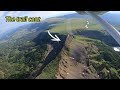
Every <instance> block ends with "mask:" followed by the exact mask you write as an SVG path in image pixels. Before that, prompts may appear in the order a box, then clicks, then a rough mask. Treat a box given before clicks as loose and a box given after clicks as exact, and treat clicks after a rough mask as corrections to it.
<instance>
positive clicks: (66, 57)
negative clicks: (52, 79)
mask: <svg viewBox="0 0 120 90" xmlns="http://www.w3.org/2000/svg"><path fill="white" fill-rule="evenodd" d="M88 48H89V47H88ZM56 77H57V79H98V78H99V76H98V74H97V73H96V71H95V72H92V71H91V70H90V68H89V56H88V51H87V50H86V46H84V45H83V44H81V43H78V42H77V41H75V40H74V37H73V36H70V35H68V37H67V39H66V42H65V46H64V48H63V49H62V51H61V60H60V62H59V68H58V72H57V74H56Z"/></svg>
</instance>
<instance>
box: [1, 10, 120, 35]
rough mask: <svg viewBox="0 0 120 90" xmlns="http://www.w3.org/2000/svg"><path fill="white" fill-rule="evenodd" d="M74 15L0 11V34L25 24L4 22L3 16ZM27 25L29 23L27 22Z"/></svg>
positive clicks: (56, 12)
mask: <svg viewBox="0 0 120 90" xmlns="http://www.w3.org/2000/svg"><path fill="white" fill-rule="evenodd" d="M70 13H76V12H75V11H0V33H4V32H6V31H7V30H10V29H12V28H13V27H14V28H15V27H18V26H21V25H24V24H26V23H23V22H21V23H20V22H14V23H13V22H6V19H5V16H11V17H22V16H28V17H41V20H44V19H46V18H49V17H54V16H61V15H65V14H70ZM109 13H115V14H120V11H110V12H109ZM27 23H29V22H27Z"/></svg>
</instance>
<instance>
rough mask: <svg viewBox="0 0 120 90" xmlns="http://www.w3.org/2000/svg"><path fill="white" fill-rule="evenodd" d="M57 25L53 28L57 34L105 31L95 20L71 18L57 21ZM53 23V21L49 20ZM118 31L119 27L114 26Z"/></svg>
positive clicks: (52, 30)
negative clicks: (79, 31)
mask: <svg viewBox="0 0 120 90" xmlns="http://www.w3.org/2000/svg"><path fill="white" fill-rule="evenodd" d="M55 20H56V21H57V22H59V23H57V24H53V25H52V26H53V28H51V29H50V30H51V32H57V33H66V32H70V31H75V30H104V28H103V27H102V26H101V25H100V24H98V22H96V21H95V20H94V19H85V18H84V19H83V18H71V19H63V18H62V19H55ZM47 21H50V22H52V19H50V20H47ZM53 21H54V19H53ZM87 21H89V24H88V25H87V26H88V28H85V25H86V24H87ZM114 26H115V27H116V28H117V29H118V30H120V27H119V26H116V25H114Z"/></svg>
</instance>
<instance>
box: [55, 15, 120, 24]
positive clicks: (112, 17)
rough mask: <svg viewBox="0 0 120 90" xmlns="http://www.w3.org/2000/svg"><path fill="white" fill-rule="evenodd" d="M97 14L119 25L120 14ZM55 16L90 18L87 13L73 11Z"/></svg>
mask: <svg viewBox="0 0 120 90" xmlns="http://www.w3.org/2000/svg"><path fill="white" fill-rule="evenodd" d="M99 16H100V17H102V18H103V19H105V20H107V21H108V22H110V23H112V24H115V25H120V14H112V13H105V14H103V15H99ZM56 18H92V17H91V16H89V15H80V14H78V13H74V14H67V15H63V16H58V17H56Z"/></svg>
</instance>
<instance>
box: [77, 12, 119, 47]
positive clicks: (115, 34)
mask: <svg viewBox="0 0 120 90" xmlns="http://www.w3.org/2000/svg"><path fill="white" fill-rule="evenodd" d="M77 12H78V13H79V11H77ZM85 12H86V13H87V14H89V15H90V16H92V17H93V18H94V19H95V20H96V21H98V22H99V23H100V24H101V25H102V26H103V27H104V28H105V30H107V32H108V33H109V34H110V35H111V36H112V37H113V38H114V39H115V40H116V41H117V43H118V44H119V45H120V32H119V31H118V30H116V29H115V28H114V27H113V26H112V25H111V24H109V23H108V22H107V21H105V20H103V19H102V18H101V17H99V16H98V15H97V14H95V13H94V12H93V11H85Z"/></svg>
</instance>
